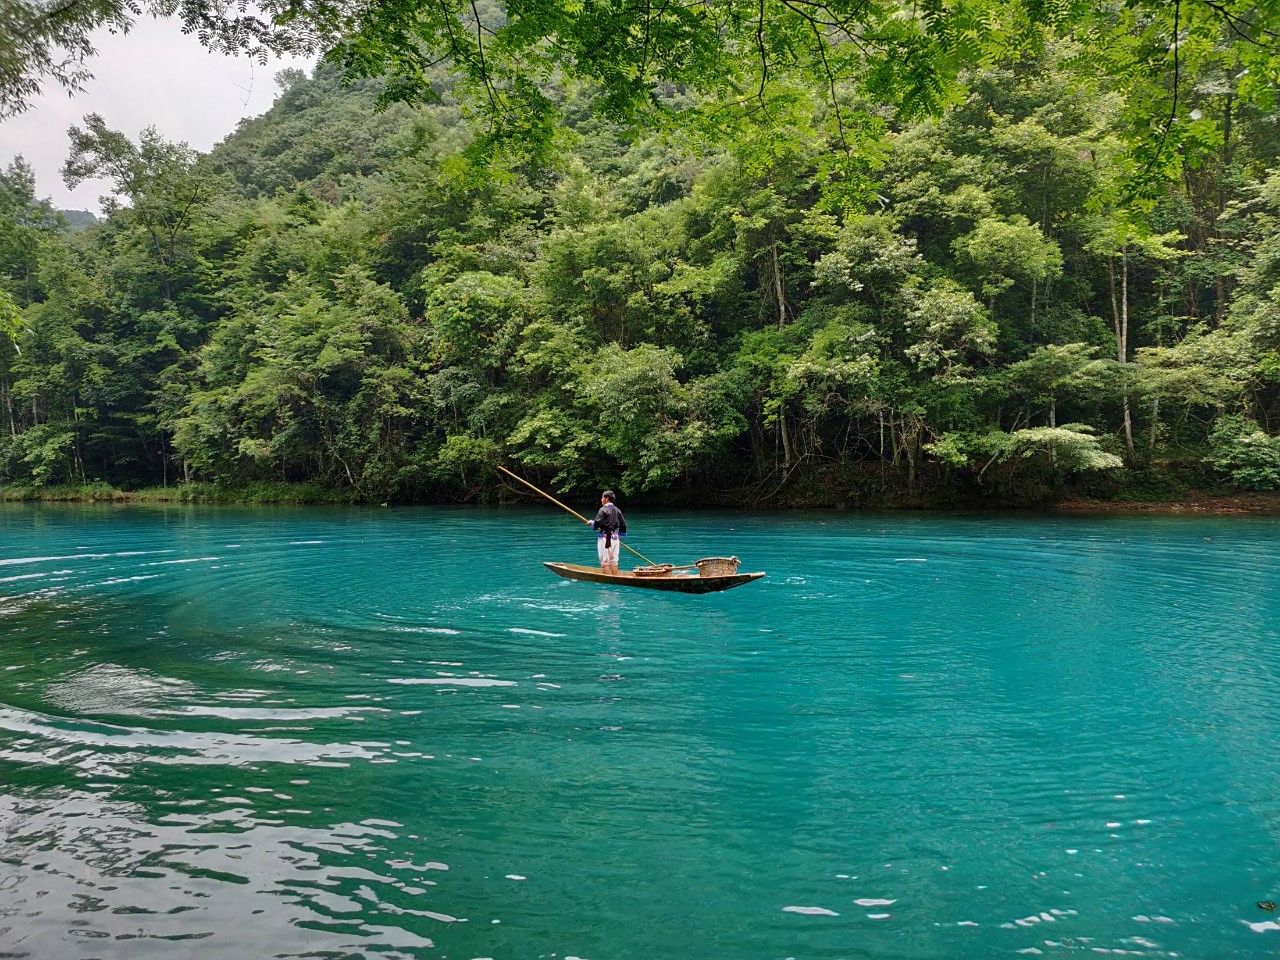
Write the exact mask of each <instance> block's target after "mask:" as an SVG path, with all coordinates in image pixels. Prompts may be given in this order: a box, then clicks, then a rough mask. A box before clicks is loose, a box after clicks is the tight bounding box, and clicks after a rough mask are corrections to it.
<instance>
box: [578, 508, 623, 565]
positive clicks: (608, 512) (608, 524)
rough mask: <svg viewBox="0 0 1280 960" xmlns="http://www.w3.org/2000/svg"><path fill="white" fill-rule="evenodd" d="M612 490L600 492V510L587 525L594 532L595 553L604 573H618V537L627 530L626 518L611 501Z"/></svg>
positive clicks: (619, 551) (619, 548)
mask: <svg viewBox="0 0 1280 960" xmlns="http://www.w3.org/2000/svg"><path fill="white" fill-rule="evenodd" d="M613 500H614V496H613V491H612V490H606V491H605V492H604V493H602V494H600V512H599V513H597V514H596V518H595V519H594V520H588V521H587V526H589V527H591V528H592V529H593V530H595V532H596V554H597V555H598V556H599V557H600V569H601V570H602V571H603V572H605V573H612V574H616V573H618V554H619V553H621V552H622V542H621V540H620V539H619V538H620V537H621V536H622V535H623V534H624V533H626V532H627V520H626V518H625V517H623V515H622V511H621V510H619V509H618V506H617V504H615V503H614V502H613Z"/></svg>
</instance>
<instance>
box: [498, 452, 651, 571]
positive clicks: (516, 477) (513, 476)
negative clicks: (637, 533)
mask: <svg viewBox="0 0 1280 960" xmlns="http://www.w3.org/2000/svg"><path fill="white" fill-rule="evenodd" d="M494 466H496V467H497V468H498V469H499V470H501V471H502V472H503V473H505V474H506V475H507V476H508V477H510V478H511V479H512V480H517V481H519V482H520V483H523V484H524V485H525V486H526V487H528V488H529V489H530V490H532V491H533V492H534V493H536V494H539V495H541V496H544V497H546V498H547V499H548V500H550V501H551V502H552V503H554V504H555V505H556V506H557V507H559V508H560V509H561V510H567V511H568V512H569V513H572V514H573V515H574V516H575V517H577V518H578V519H579V520H581V521H582V522H583V523H590V522H591V521H590V520H588V519H587V518H586V517H584V516H583V515H582V514H580V513H579V512H578V511H577V510H575V509H573V507H567V506H565V505H564V504H563V503H561V502H560V501H559V500H557V499H556V498H555V497H553V496H552V495H551V494H549V493H547V492H546V491H545V490H539V489H538V488H537V487H535V486H534V485H533V484H532V483H530V482H529V481H528V480H526V479H525V478H524V477H522V476H520V475H519V474H516V473H512V472H511V471H510V470H508V469H507V468H506V467H504V466H503V465H502V464H500V463H497V464H494ZM618 543H619V544H621V545H622V547H623V548H624V549H626V550H630V551H631V552H632V553H634V554H635V555H636V556H637V557H639V558H640V559H641V560H643V561H644V562H645V563H648V564H652V565H654V566H657V564H654V563H653V561H652V560H650V559H649V558H648V557H646V556H645V555H644V554H643V553H641V552H640V551H639V550H635V549H633V548H632V547H630V546H629V545H628V544H627V542H626V541H625V540H623V539H622V538H621V537H619V538H618Z"/></svg>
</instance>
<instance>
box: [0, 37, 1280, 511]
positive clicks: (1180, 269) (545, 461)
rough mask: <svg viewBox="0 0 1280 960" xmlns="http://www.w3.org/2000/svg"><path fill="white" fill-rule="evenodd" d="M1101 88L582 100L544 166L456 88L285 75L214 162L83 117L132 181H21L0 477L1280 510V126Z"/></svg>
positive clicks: (1192, 61)
mask: <svg viewBox="0 0 1280 960" xmlns="http://www.w3.org/2000/svg"><path fill="white" fill-rule="evenodd" d="M1223 29H1224V30H1227V25H1224V27H1223ZM1096 57H1097V51H1088V50H1084V49H1082V48H1081V47H1080V46H1079V45H1078V44H1077V43H1075V42H1074V41H1072V40H1070V39H1066V38H1064V39H1061V40H1057V41H1052V42H1049V43H1047V44H1044V45H1043V46H1042V47H1038V48H1034V49H1027V50H1024V51H1021V52H1019V53H1017V55H1010V56H1008V57H1005V58H1003V59H1001V60H998V61H991V62H987V63H985V64H983V65H980V66H973V67H968V68H964V69H962V70H961V71H960V73H959V75H958V80H959V82H958V84H957V87H956V92H955V93H954V94H951V95H948V96H947V97H946V98H945V102H943V103H940V104H938V105H937V108H936V109H928V110H918V111H913V112H908V111H903V110H901V109H891V108H890V106H888V105H885V106H883V107H882V106H881V104H880V103H879V101H878V100H877V99H876V96H877V95H876V91H875V89H874V87H873V86H872V87H868V86H866V85H861V86H859V85H846V86H842V87H841V88H840V89H839V90H836V89H835V88H834V85H833V87H832V89H830V90H828V89H826V88H822V87H821V86H820V85H817V84H811V83H810V84H806V83H802V82H798V81H796V82H791V83H785V82H784V81H779V87H778V88H776V89H775V88H773V87H771V88H770V94H769V98H768V108H769V109H768V113H767V116H765V117H761V118H755V119H753V118H752V117H751V116H750V111H747V112H745V113H744V114H743V115H735V117H734V118H733V119H732V121H731V122H729V121H726V122H725V123H724V124H723V125H722V126H719V127H717V125H716V123H715V117H714V114H712V115H710V116H709V117H706V116H704V117H703V119H702V121H701V122H700V123H699V125H698V126H697V128H696V129H693V128H690V127H681V126H665V127H664V126H662V125H639V126H637V125H634V124H628V123H626V122H624V120H622V119H618V118H617V117H616V116H615V115H614V113H612V112H611V111H609V110H605V109H598V105H599V99H600V97H601V96H602V94H601V93H600V91H599V90H598V89H596V90H593V88H592V87H591V85H590V84H568V83H566V84H565V85H564V86H563V87H562V88H559V89H557V90H556V91H555V92H554V97H553V99H554V104H555V110H556V113H557V116H558V117H559V118H560V122H559V124H558V126H557V127H556V129H555V130H554V131H553V132H552V133H551V135H550V136H551V137H552V140H553V141H554V149H553V150H550V151H535V152H531V153H529V154H527V155H521V154H520V153H518V152H515V153H511V152H508V153H506V154H500V155H496V156H495V155H494V154H493V153H492V152H489V153H485V154H484V155H483V156H482V155H481V152H480V151H478V150H477V143H478V140H479V139H480V134H478V133H477V130H478V127H477V124H476V123H475V122H474V119H473V118H469V111H468V110H467V107H466V104H465V102H460V101H458V100H455V94H454V88H453V82H452V81H451V80H450V79H449V77H448V76H447V75H445V74H444V73H442V72H441V73H436V74H432V77H433V79H432V81H431V82H432V83H433V84H434V87H435V89H436V91H437V93H439V94H440V96H439V98H438V100H439V102H437V103H434V104H429V103H428V104H423V103H415V104H405V103H392V104H391V105H389V106H387V105H386V104H385V103H384V101H385V97H382V96H381V94H382V93H383V92H384V87H383V85H382V83H381V82H380V81H376V80H371V79H364V80H360V79H357V80H356V81H354V82H344V80H343V77H342V76H341V75H340V73H339V71H338V69H337V68H335V67H332V66H321V67H319V68H317V70H316V72H315V74H314V75H313V76H311V77H308V76H305V75H303V74H301V73H299V72H297V71H287V72H285V73H284V74H282V75H281V76H280V78H279V81H280V94H279V98H278V100H277V101H276V103H275V106H274V107H273V108H272V109H271V110H270V111H269V112H268V113H267V114H265V115H264V116H262V117H259V118H255V119H251V120H247V121H244V122H243V123H242V124H241V125H240V127H239V129H238V130H236V131H235V132H234V133H233V134H232V135H231V136H230V137H229V138H228V139H227V140H226V141H225V142H223V143H222V144H220V145H219V146H218V147H216V148H215V149H214V150H213V151H212V152H211V153H209V154H207V155H197V154H196V153H195V152H193V151H192V150H190V149H189V148H187V147H186V146H185V145H182V144H174V143H169V142H166V141H165V140H163V139H162V138H161V137H159V136H158V135H156V134H155V133H154V132H147V133H144V134H143V135H142V136H141V138H139V139H134V138H131V137H130V136H127V135H125V134H124V133H121V132H118V131H116V130H113V129H112V128H111V126H110V123H109V118H108V119H107V120H104V119H103V118H100V117H97V116H90V117H86V118H85V120H84V122H83V123H82V124H81V125H80V126H78V127H77V128H75V129H73V130H72V131H71V136H70V140H69V143H68V159H67V164H66V169H65V176H66V177H67V179H68V181H69V182H72V183H75V182H80V181H83V180H85V179H88V178H98V177H102V178H105V179H106V181H107V182H108V183H109V188H110V191H111V196H110V198H109V199H108V200H107V201H106V204H105V208H104V209H105V213H106V215H105V217H104V218H103V219H102V220H100V221H99V222H98V223H96V224H93V225H89V226H87V227H84V228H83V229H77V230H74V231H73V230H71V229H69V227H68V225H67V223H66V222H65V221H64V220H63V219H62V218H61V216H60V215H59V214H58V213H57V212H56V211H54V210H53V209H51V207H50V206H49V204H48V203H47V202H44V201H42V200H41V199H40V198H39V197H38V195H37V192H36V190H35V186H34V177H33V174H32V171H31V170H30V169H29V168H28V167H26V166H25V165H24V164H23V163H22V162H20V161H19V162H17V163H14V164H13V165H11V166H10V167H9V168H8V169H7V170H6V171H4V172H3V173H0V407H3V423H2V424H0V483H6V484H11V485H31V486H41V485H46V486H47V485H56V484H79V483H86V482H93V481H103V482H106V483H109V484H113V485H117V486H120V487H122V488H138V487H143V486H160V485H167V486H172V485H176V484H181V483H197V482H198V483H203V484H216V485H218V486H220V487H222V488H226V489H235V488H238V487H244V486H246V485H250V484H255V483H263V482H279V481H283V482H289V483H293V482H309V483H312V484H316V485H319V486H322V487H323V488H325V489H327V490H332V491H335V492H338V493H341V494H343V495H345V496H350V497H351V498H356V499H366V500H371V501H375V502H378V501H386V500H395V501H412V500H446V501H456V500H475V499H483V498H492V497H493V496H495V495H496V489H497V483H496V474H495V472H494V471H493V466H492V465H493V464H495V463H499V462H501V463H505V464H509V465H512V466H514V467H516V468H517V469H520V470H522V471H523V472H525V473H526V474H527V475H528V476H530V477H531V478H534V479H540V480H542V481H544V482H546V483H548V484H549V485H552V486H554V487H556V488H557V489H578V490H585V489H588V488H590V487H598V486H601V485H615V486H617V487H619V488H620V489H621V490H622V491H623V492H624V494H625V495H627V496H629V497H633V498H637V497H638V498H644V499H649V500H652V501H669V502H688V501H689V500H691V499H693V498H698V499H700V500H703V501H707V500H709V501H712V502H729V501H734V502H741V503H747V504H751V505H769V504H785V503H810V504H826V503H848V504H858V503H889V504H893V503H903V504H907V503H949V502H973V501H985V502H1005V503H1009V502H1043V501H1046V500H1051V499H1054V498H1059V497H1062V496H1066V495H1069V494H1072V493H1078V492H1081V491H1085V492H1089V493H1092V494H1095V495H1099V496H1130V495H1133V494H1134V492H1135V491H1142V490H1151V489H1156V490H1159V489H1165V488H1168V487H1169V486H1170V485H1183V486H1188V485H1189V486H1194V487H1198V488H1204V489H1209V488H1214V489H1226V488H1230V489H1245V490H1249V489H1264V490H1265V489H1275V488H1277V487H1280V435H1278V432H1280V159H1278V152H1280V115H1278V114H1277V113H1276V112H1275V111H1274V109H1272V108H1271V107H1270V106H1269V105H1268V103H1267V100H1266V97H1265V96H1263V97H1259V96H1257V95H1256V91H1255V92H1254V94H1253V95H1251V96H1248V97H1246V96H1243V95H1242V94H1241V92H1240V85H1241V84H1243V83H1247V82H1249V81H1248V77H1247V73H1248V71H1247V70H1245V71H1241V70H1237V69H1235V67H1236V66H1238V65H1236V64H1233V62H1231V60H1230V58H1229V57H1227V56H1225V55H1221V56H1219V55H1210V54H1203V55H1201V56H1199V57H1192V56H1191V54H1190V53H1188V54H1187V55H1186V56H1185V59H1184V60H1183V62H1182V63H1181V64H1179V65H1178V66H1179V70H1180V75H1179V76H1177V77H1175V78H1173V80H1172V81H1171V82H1173V83H1176V84H1178V86H1177V87H1176V88H1173V98H1174V106H1173V110H1174V116H1175V117H1176V118H1177V122H1178V123H1179V124H1180V127H1179V129H1178V135H1177V137H1176V140H1175V142H1172V143H1165V138H1164V137H1162V136H1161V135H1153V136H1151V137H1149V138H1148V139H1147V141H1146V146H1145V152H1144V148H1135V147H1134V140H1133V138H1132V135H1131V132H1132V126H1133V124H1134V122H1135V116H1146V114H1145V113H1144V112H1143V111H1145V110H1146V109H1147V108H1148V107H1149V105H1150V101H1152V100H1153V99H1155V100H1158V101H1159V102H1160V103H1162V104H1167V102H1168V99H1169V95H1170V88H1169V87H1168V82H1169V81H1168V79H1167V78H1165V77H1164V76H1163V75H1162V74H1153V75H1152V78H1148V79H1147V80H1144V81H1143V82H1137V81H1136V80H1135V79H1134V77H1133V76H1125V75H1123V74H1117V75H1113V76H1112V77H1111V79H1105V74H1104V73H1102V72H1101V71H1099V70H1097V69H1096V63H1095V60H1096ZM1113 73H1114V72H1113ZM770 82H771V83H773V80H771V81H770ZM763 84H764V81H763V80H762V81H761V90H762V91H763V90H764V85H763ZM1156 89H1158V91H1159V96H1157V94H1156V93H1155V92H1153V90H1156ZM661 96H662V97H665V98H667V99H668V100H670V101H673V102H674V101H678V100H679V99H680V98H681V97H686V96H692V94H689V93H687V92H686V91H683V90H682V89H680V88H679V87H678V86H674V85H673V86H672V87H671V88H670V89H668V90H665V91H663V92H662V93H661ZM1137 101H1142V102H1137ZM764 102H765V99H764V97H763V95H762V97H761V99H760V103H762V104H763V103H764ZM842 107H843V108H844V109H843V110H842ZM1162 109H1163V107H1162ZM744 117H745V119H744ZM1166 132H1167V131H1166Z"/></svg>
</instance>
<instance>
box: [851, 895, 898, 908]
mask: <svg viewBox="0 0 1280 960" xmlns="http://www.w3.org/2000/svg"><path fill="white" fill-rule="evenodd" d="M853 902H854V903H855V904H856V905H858V906H859V907H888V906H891V905H892V904H895V903H897V902H898V901H897V900H882V899H880V898H879V897H863V898H862V899H860V900H855V901H853Z"/></svg>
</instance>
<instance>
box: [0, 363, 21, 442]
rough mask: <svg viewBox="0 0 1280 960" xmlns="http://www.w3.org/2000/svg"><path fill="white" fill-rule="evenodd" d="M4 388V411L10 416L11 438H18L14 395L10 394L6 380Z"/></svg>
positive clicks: (6, 380)
mask: <svg viewBox="0 0 1280 960" xmlns="http://www.w3.org/2000/svg"><path fill="white" fill-rule="evenodd" d="M3 388H4V409H5V412H6V413H8V414H9V436H11V437H16V436H17V435H18V421H17V418H16V417H14V415H13V394H12V393H10V392H9V380H8V378H6V379H5V380H4V383H3Z"/></svg>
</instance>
